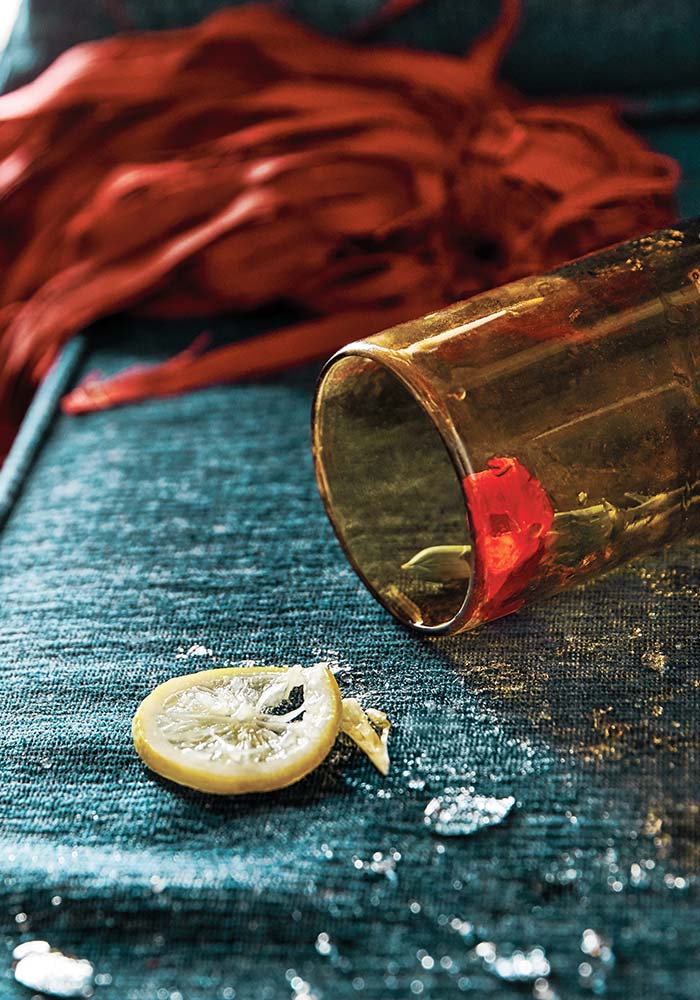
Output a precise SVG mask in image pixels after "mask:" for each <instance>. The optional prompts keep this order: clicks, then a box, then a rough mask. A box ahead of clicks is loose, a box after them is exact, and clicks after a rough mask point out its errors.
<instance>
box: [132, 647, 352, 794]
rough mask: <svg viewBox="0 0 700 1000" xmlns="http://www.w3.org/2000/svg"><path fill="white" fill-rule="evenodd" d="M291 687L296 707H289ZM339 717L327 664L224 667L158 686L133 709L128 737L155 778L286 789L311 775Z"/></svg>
mask: <svg viewBox="0 0 700 1000" xmlns="http://www.w3.org/2000/svg"><path fill="white" fill-rule="evenodd" d="M297 689H301V693H302V700H301V703H300V704H299V705H297V707H290V705H289V699H290V696H291V695H292V692H295V691H296V690H297ZM275 710H277V711H275ZM341 713H342V703H341V697H340V691H339V689H338V684H337V682H336V679H335V677H334V676H333V674H332V673H331V671H330V670H329V669H328V667H327V666H325V665H318V666H315V667H308V668H306V669H304V668H302V667H289V668H287V667H223V668H220V669H216V670H204V671H201V672H199V673H196V674H187V675H185V676H183V677H175V678H173V679H172V680H169V681H166V682H165V683H164V684H161V685H159V686H158V687H157V688H155V690H154V691H152V692H151V694H149V695H148V697H147V698H145V699H144V700H143V701H142V702H141V704H140V705H139V707H138V710H137V712H136V715H135V716H134V721H133V727H132V731H133V739H134V746H135V747H136V751H137V753H138V754H139V756H140V757H141V758H142V759H143V761H144V762H145V763H146V764H147V765H148V766H149V767H150V768H151V769H152V770H153V771H155V772H156V773H157V774H160V775H162V776H163V777H164V778H169V779H170V780H171V781H175V782H177V783H178V784H181V785H187V786H189V787H190V788H196V789H199V790H200V791H204V792H213V793H214V794H218V795H237V794H242V793H244V792H264V791H272V790H274V789H277V788H284V787H285V786H286V785H291V784H293V783H294V782H295V781H299V780H300V778H303V777H304V776H305V775H306V774H308V773H309V772H310V771H312V770H313V769H314V768H315V767H317V766H318V765H319V764H320V763H321V761H322V760H323V759H324V757H325V756H326V755H327V754H328V751H329V750H330V749H331V747H332V746H333V743H334V742H335V739H336V737H337V735H338V730H339V727H340V722H341Z"/></svg>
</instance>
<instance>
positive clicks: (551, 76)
mask: <svg viewBox="0 0 700 1000" xmlns="http://www.w3.org/2000/svg"><path fill="white" fill-rule="evenodd" d="M240 2H241V0H233V2H232V3H231V4H230V5H231V6H235V5H236V3H240ZM226 5H227V4H226V3H225V2H224V0H99V2H98V0H94V2H86V0H61V3H60V4H57V3H56V2H55V0H23V2H22V8H21V12H20V16H19V19H18V22H17V26H16V29H15V31H14V33H13V35H12V38H11V41H10V43H9V45H8V47H7V49H6V51H5V52H4V54H3V55H2V58H0V90H7V89H11V87H13V86H17V85H18V84H19V83H23V82H26V81H27V80H28V79H31V78H32V77H33V76H35V75H36V74H37V72H39V70H41V69H44V68H45V67H46V66H47V65H48V64H49V63H50V62H51V61H52V60H53V59H55V58H56V56H57V55H59V53H60V52H62V51H64V50H65V49H66V48H68V47H69V46H70V45H74V44H76V43H77V42H81V41H87V40H90V39H95V38H103V37H105V36H107V35H111V34H113V33H114V32H115V31H122V30H134V29H136V30H144V29H153V28H156V29H157V28H168V27H180V26H183V25H188V24H194V23H196V22H197V21H199V20H201V19H202V18H203V17H205V16H206V15H207V14H209V13H211V12H212V11H214V10H216V9H218V8H219V7H222V6H226ZM499 6H500V5H499V2H498V0H472V2H470V3H465V2H464V0H425V2H424V3H423V4H422V5H421V6H420V7H418V8H417V9H415V10H413V11H410V12H408V13H407V14H405V15H404V16H403V17H400V18H397V19H396V20H395V22H394V23H393V24H391V25H390V26H388V27H387V28H386V29H384V30H382V31H381V32H378V33H377V35H376V40H377V41H387V42H401V43H405V44H408V45H411V46H413V47H416V48H427V49H435V50H438V51H445V52H452V53H460V52H463V51H464V50H465V49H466V48H467V47H468V46H469V45H470V44H471V42H472V41H473V40H474V39H475V38H476V37H477V35H478V34H479V33H480V32H482V31H484V30H485V29H486V27H487V26H488V25H489V24H490V23H491V22H492V21H493V19H494V17H495V16H496V14H497V12H498V10H499ZM286 7H287V9H288V10H290V11H291V12H292V13H293V14H295V15H296V16H298V17H300V18H302V19H303V20H305V21H306V22H307V23H309V24H311V25H313V26H315V27H317V28H319V29H320V30H322V31H326V32H329V33H332V34H337V35H345V34H347V33H348V32H349V31H350V30H351V29H352V27H353V26H354V25H357V24H358V23H359V22H361V21H362V20H364V19H365V18H366V17H368V16H369V15H371V14H372V13H373V12H374V11H376V10H377V8H378V7H379V3H378V0H289V3H287V4H286ZM504 72H505V75H506V77H507V78H508V79H509V80H511V81H512V82H514V83H515V84H516V85H517V86H519V87H521V88H522V89H523V90H524V91H525V92H527V93H535V94H553V93H561V92H566V93H587V92H595V93H606V94H607V93H618V92H626V93H628V94H633V95H637V96H638V97H640V98H646V99H650V98H653V99H654V100H656V99H657V97H658V92H659V91H660V92H662V93H663V94H664V95H665V102H666V103H665V106H666V107H668V105H669V104H670V105H671V106H673V107H676V108H678V109H680V110H683V111H685V112H688V111H690V110H693V109H694V110H697V109H698V107H699V106H700V46H698V44H697V4H696V3H695V2H694V0H666V2H665V3H663V4H659V3H658V2H657V0H614V2H612V3H601V2H600V0H557V2H556V3H552V0H523V18H522V23H521V28H520V31H519V32H518V35H517V37H516V39H515V41H514V44H513V46H512V49H511V51H510V52H509V54H508V56H507V58H506V61H505V66H504ZM642 110H643V109H642V108H641V107H639V106H638V107H636V111H637V113H640V112H641V111H642Z"/></svg>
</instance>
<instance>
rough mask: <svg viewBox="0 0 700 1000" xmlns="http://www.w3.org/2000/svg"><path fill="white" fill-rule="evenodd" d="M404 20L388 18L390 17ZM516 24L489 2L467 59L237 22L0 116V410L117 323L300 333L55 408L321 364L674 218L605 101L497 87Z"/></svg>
mask: <svg viewBox="0 0 700 1000" xmlns="http://www.w3.org/2000/svg"><path fill="white" fill-rule="evenodd" d="M416 2H419V0H390V2H389V3H388V4H386V5H385V7H384V11H383V13H384V16H385V17H389V16H395V15H398V14H400V13H401V11H402V10H404V9H407V8H408V7H410V6H412V5H414V4H415V3H416ZM517 11H518V4H517V2H516V0H504V3H503V9H502V13H501V17H500V19H499V21H498V22H497V24H496V25H495V26H494V28H493V29H492V30H491V31H490V32H489V34H488V35H487V36H486V37H484V38H483V39H481V40H480V41H479V42H478V43H477V44H476V45H475V46H474V47H473V48H472V50H471V53H470V54H469V55H468V56H466V57H465V58H456V57H453V56H446V55H436V54H429V53H423V52H416V51H410V50H408V49H403V48H389V47H375V46H370V45H361V44H359V43H350V42H342V41H336V40H332V39H329V38H326V37H323V36H321V35H319V34H317V33H315V32H314V31H312V30H310V29H309V28H306V27H303V26H302V25H300V24H298V23H295V22H294V21H293V20H291V19H290V18H289V17H287V16H285V15H284V14H282V13H280V12H278V11H276V10H274V9H272V8H269V7H264V6H258V5H255V6H246V7H239V8H235V9H228V10H223V11H221V12H219V13H217V14H215V15H213V16H212V17H210V18H209V19H208V20H206V21H204V22H203V23H202V24H201V25H198V26H197V27H194V28H188V29H185V30H178V31H167V32H159V33H150V34H143V35H130V36H127V35H124V36H118V37H115V38H112V39H109V40H107V41H102V42H97V43H91V44H86V45H80V46H77V47H76V48H74V49H72V50H70V51H69V52H67V53H65V54H64V55H63V56H61V57H60V58H59V59H58V60H57V61H56V62H55V63H54V64H53V66H51V67H50V68H49V69H48V70H47V71H46V72H45V73H44V74H43V75H42V76H40V77H39V78H38V79H37V80H36V81H34V82H33V83H31V84H29V85H28V86H26V87H24V88H22V89H20V90H17V91H15V92H13V93H10V94H7V95H5V96H3V97H0V265H1V270H2V275H3V280H2V287H1V293H0V397H1V398H2V399H4V401H5V405H6V407H7V405H8V404H9V403H10V402H11V400H12V398H17V395H18V390H19V389H21V388H22V387H24V388H25V389H29V388H31V386H33V385H35V384H36V382H37V381H38V380H39V379H41V377H42V376H43V375H44V373H45V372H46V371H47V368H48V367H49V366H50V364H51V362H52V360H53V359H54V357H55V356H56V353H57V350H58V349H59V347H60V345H61V344H62V343H63V342H64V341H66V340H67V339H68V338H69V337H71V335H73V334H74V333H75V332H76V331H78V330H80V329H81V328H83V327H85V326H86V325H87V324H89V323H91V322H92V321H93V320H96V319H98V318H99V317H102V316H105V315H106V314H109V313H112V312H114V311H115V310H122V309H131V310H138V311H139V312H141V313H147V314H148V315H151V316H160V317H173V316H187V315H192V316H203V315H206V314H215V313H220V312H224V311H229V310H247V309H252V308H256V307H259V306H262V305H265V304H268V303H286V304H289V305H291V306H293V307H295V308H296V309H297V310H298V312H299V314H300V316H301V321H300V322H299V323H298V324H296V325H294V326H291V327H288V328H286V329H282V330H277V331H274V332H272V333H268V334H265V335H262V336H260V337H257V338H254V339H251V340H248V341H244V342H242V343H237V344H234V345H232V346H227V347H222V348H217V349H215V350H211V351H209V352H203V345H202V344H201V343H199V342H198V343H197V344H195V345H193V347H192V348H191V349H190V350H188V351H186V352H184V354H182V355H179V356H178V357H176V358H174V359H172V360H171V361H170V362H167V363H166V364H164V365H160V366H156V367H153V368H139V369H136V370H131V371H127V372H126V373H122V374H121V375H117V376H116V377H113V378H111V379H107V380H105V381H100V380H99V378H96V377H93V378H90V379H88V380H87V382H86V383H84V384H83V385H82V386H80V387H78V388H77V389H75V390H74V391H73V392H72V393H71V394H70V395H69V396H67V397H66V399H65V400H64V408H65V409H66V410H67V411H68V412H73V413H76V412H81V411H85V410H90V409H98V408H103V407H108V406H112V405H115V404H118V403H123V402H126V401H128V400H134V399H140V398H143V397H146V396H152V395H164V394H169V393H173V392H180V391H183V390H186V389H192V388H196V387H198V386H203V385H209V384H211V383H214V382H222V381H227V380H232V379H236V378H240V377H243V376H253V375H261V374H264V373H268V372H272V371H275V370H278V369H281V368H283V367H285V366H288V365H291V364H294V363H297V362H301V361H304V360H310V359H312V358H316V357H319V356H322V355H328V354H329V353H330V352H331V351H333V350H334V349H335V348H337V347H340V346H341V345H342V344H343V343H346V342H347V341H349V340H352V339H355V338H358V337H363V336H365V335H368V334H371V333H374V332H376V331H378V330H381V329H382V328H384V327H387V326H390V325H391V324H394V323H397V322H400V321H402V320H405V319H408V318H410V317H414V316H417V315H419V314H421V313H425V312H428V311H431V310H434V309H436V308H438V307H440V306H441V305H443V304H445V303H448V302H451V301H454V300H455V299H458V298H463V297H465V296H467V295H470V294H471V293H473V292H477V291H479V290H480V289H483V288H486V287H488V286H492V285H496V284H500V283H503V282H505V281H508V280H510V279H512V278H515V277H518V276H521V275H523V274H525V273H532V272H536V271H541V270H544V269H547V268H549V267H550V266H552V265H554V264H556V263H558V262H559V261H561V260H563V259H566V258H572V257H575V256H577V255H580V254H582V253H584V252H586V251H589V250H592V249H595V248H597V247H600V246H602V245H605V244H609V243H611V242H615V241H616V240H619V239H622V238H625V237H629V236H632V235H636V234H639V233H641V232H644V231H649V230H653V229H654V228H657V227H659V226H661V225H664V224H666V223H667V222H669V221H670V220H671V219H672V218H673V215H674V201H673V196H674V189H675V186H676V183H677V179H678V170H677V166H676V164H675V163H674V162H673V161H671V160H669V159H668V158H666V157H664V156H660V155H657V154H655V153H653V152H651V151H650V150H649V149H648V148H647V146H646V145H645V144H644V143H643V142H642V141H641V140H640V139H639V138H638V137H637V136H636V135H634V134H633V133H632V132H631V131H629V130H627V129H626V128H625V127H623V126H622V124H621V123H620V121H619V119H618V117H617V115H616V112H615V110H614V108H613V106H612V105H611V104H609V103H600V102H598V103H590V102H585V103H583V102H580V101H579V102H578V103H572V102H566V103H541V102H533V101H528V100H525V99H524V98H522V97H521V96H519V95H518V94H516V93H514V92H513V91H512V90H510V89H508V88H506V87H505V86H503V85H502V84H500V83H499V81H498V79H497V68H498V65H499V60H500V57H501V55H502V53H503V51H504V48H505V47H506V45H507V43H508V40H509V37H510V35H511V33H512V30H513V27H514V24H515V21H516V18H517ZM542 55H543V58H546V53H543V54H542ZM19 395H20V396H21V393H19ZM5 413H7V409H6V410H5Z"/></svg>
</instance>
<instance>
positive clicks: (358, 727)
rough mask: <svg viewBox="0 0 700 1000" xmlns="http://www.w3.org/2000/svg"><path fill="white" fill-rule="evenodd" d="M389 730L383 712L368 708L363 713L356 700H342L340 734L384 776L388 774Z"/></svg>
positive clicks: (389, 725)
mask: <svg viewBox="0 0 700 1000" xmlns="http://www.w3.org/2000/svg"><path fill="white" fill-rule="evenodd" d="M375 727H376V728H375ZM390 729H391V722H390V721H389V719H388V718H387V716H386V714H385V713H384V712H381V711H380V710H379V709H377V708H368V709H367V711H366V712H365V710H364V709H363V708H362V706H361V705H360V703H359V701H358V700H357V698H343V708H342V716H341V720H340V731H341V733H345V735H346V736H348V737H349V738H350V739H351V740H352V741H353V743H356V744H357V746H358V747H359V748H360V750H362V752H363V753H365V754H367V756H368V757H369V759H370V760H371V761H372V763H373V764H374V766H375V767H376V768H377V770H378V771H379V772H380V773H381V774H385V775H386V774H388V773H389V750H388V747H387V740H388V738H389V730H390ZM377 730H379V732H377Z"/></svg>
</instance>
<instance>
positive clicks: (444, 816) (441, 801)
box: [423, 786, 515, 837]
mask: <svg viewBox="0 0 700 1000" xmlns="http://www.w3.org/2000/svg"><path fill="white" fill-rule="evenodd" d="M514 805H515V799H514V798H513V796H512V795H508V796H506V797H505V798H502V799H497V798H494V797H493V796H491V795H477V793H476V792H475V790H474V788H473V787H472V786H470V787H469V788H461V789H459V790H457V791H452V790H451V789H448V790H447V791H446V792H445V793H444V794H443V795H438V796H437V797H436V798H434V799H431V801H430V802H429V803H428V805H427V806H426V807H425V812H424V814H423V816H424V820H425V825H426V826H428V827H430V829H431V831H432V832H433V833H437V834H440V835H441V836H443V837H466V836H468V835H469V834H470V833H476V832H477V830H481V829H483V827H485V826H496V825H497V824H498V823H501V822H502V821H503V820H504V819H505V818H506V816H507V815H508V813H509V812H510V811H511V809H512V808H513V806H514Z"/></svg>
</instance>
